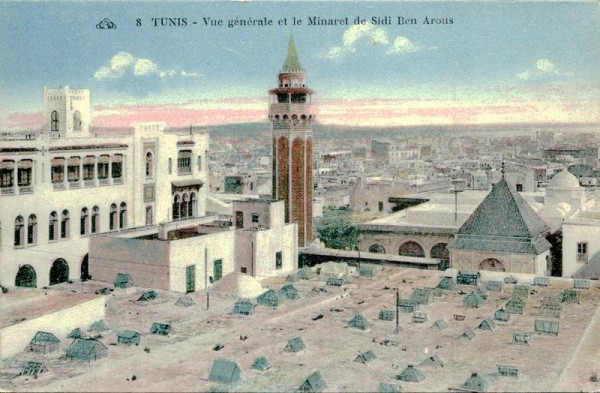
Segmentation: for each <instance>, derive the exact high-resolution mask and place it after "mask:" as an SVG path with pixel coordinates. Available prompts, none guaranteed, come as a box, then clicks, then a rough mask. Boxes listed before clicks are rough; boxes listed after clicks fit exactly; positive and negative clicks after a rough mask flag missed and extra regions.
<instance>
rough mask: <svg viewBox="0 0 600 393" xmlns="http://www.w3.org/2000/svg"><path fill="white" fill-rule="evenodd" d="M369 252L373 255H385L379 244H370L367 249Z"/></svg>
mask: <svg viewBox="0 0 600 393" xmlns="http://www.w3.org/2000/svg"><path fill="white" fill-rule="evenodd" d="M369 252H373V253H375V254H385V248H384V247H383V246H382V245H381V244H372V245H371V246H370V247H369Z"/></svg>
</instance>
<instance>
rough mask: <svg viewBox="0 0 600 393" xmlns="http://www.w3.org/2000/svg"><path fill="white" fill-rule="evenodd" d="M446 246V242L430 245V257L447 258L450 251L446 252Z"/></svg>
mask: <svg viewBox="0 0 600 393" xmlns="http://www.w3.org/2000/svg"><path fill="white" fill-rule="evenodd" d="M446 246H447V244H446V243H438V244H436V245H435V246H433V247H431V252H430V255H431V258H437V259H444V260H446V261H447V260H449V259H450V253H449V252H448V248H447V247H446Z"/></svg>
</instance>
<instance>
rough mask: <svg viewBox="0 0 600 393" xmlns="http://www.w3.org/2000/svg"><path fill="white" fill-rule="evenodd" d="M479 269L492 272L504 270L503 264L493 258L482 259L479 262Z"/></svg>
mask: <svg viewBox="0 0 600 393" xmlns="http://www.w3.org/2000/svg"><path fill="white" fill-rule="evenodd" d="M479 270H491V271H493V272H504V271H506V270H505V269H504V265H503V264H502V262H500V261H499V260H497V259H495V258H488V259H484V260H483V261H482V262H481V263H480V264H479Z"/></svg>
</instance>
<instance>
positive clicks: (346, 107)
mask: <svg viewBox="0 0 600 393" xmlns="http://www.w3.org/2000/svg"><path fill="white" fill-rule="evenodd" d="M313 103H314V104H316V106H317V110H318V117H317V119H318V121H319V122H321V123H323V124H340V125H356V126H393V125H427V124H432V125H433V124H485V123H512V122H567V121H568V122H597V121H600V116H599V115H598V110H597V109H596V110H594V109H592V108H591V107H590V105H589V103H586V102H583V100H582V101H580V102H575V103H573V102H570V103H568V104H567V103H561V102H560V101H558V102H557V100H555V99H549V100H545V101H544V100H541V99H540V100H525V99H513V100H500V99H498V100H494V101H491V100H485V101H484V100H482V101H478V100H470V101H469V100H461V99H455V98H453V99H423V98H415V99H318V100H313ZM594 108H595V107H594ZM92 112H93V126H94V127H99V128H111V127H115V128H119V127H121V128H122V127H129V126H131V125H132V124H134V123H139V122H165V123H167V125H168V126H169V127H185V126H189V125H190V124H192V125H197V126H210V125H220V124H236V123H245V122H267V115H268V113H267V112H268V99H267V98H266V97H251V98H224V99H218V100H189V101H184V102H180V103H140V104H121V105H107V104H101V105H95V106H94V108H93V111H92ZM2 120H3V127H4V128H6V129H40V128H41V127H42V122H43V118H42V114H41V113H39V112H35V113H11V114H9V115H8V116H6V117H4V119H2Z"/></svg>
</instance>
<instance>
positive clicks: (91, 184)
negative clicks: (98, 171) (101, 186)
mask: <svg viewBox="0 0 600 393" xmlns="http://www.w3.org/2000/svg"><path fill="white" fill-rule="evenodd" d="M83 186H84V187H85V188H91V187H96V180H93V179H92V180H84V181H83Z"/></svg>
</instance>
